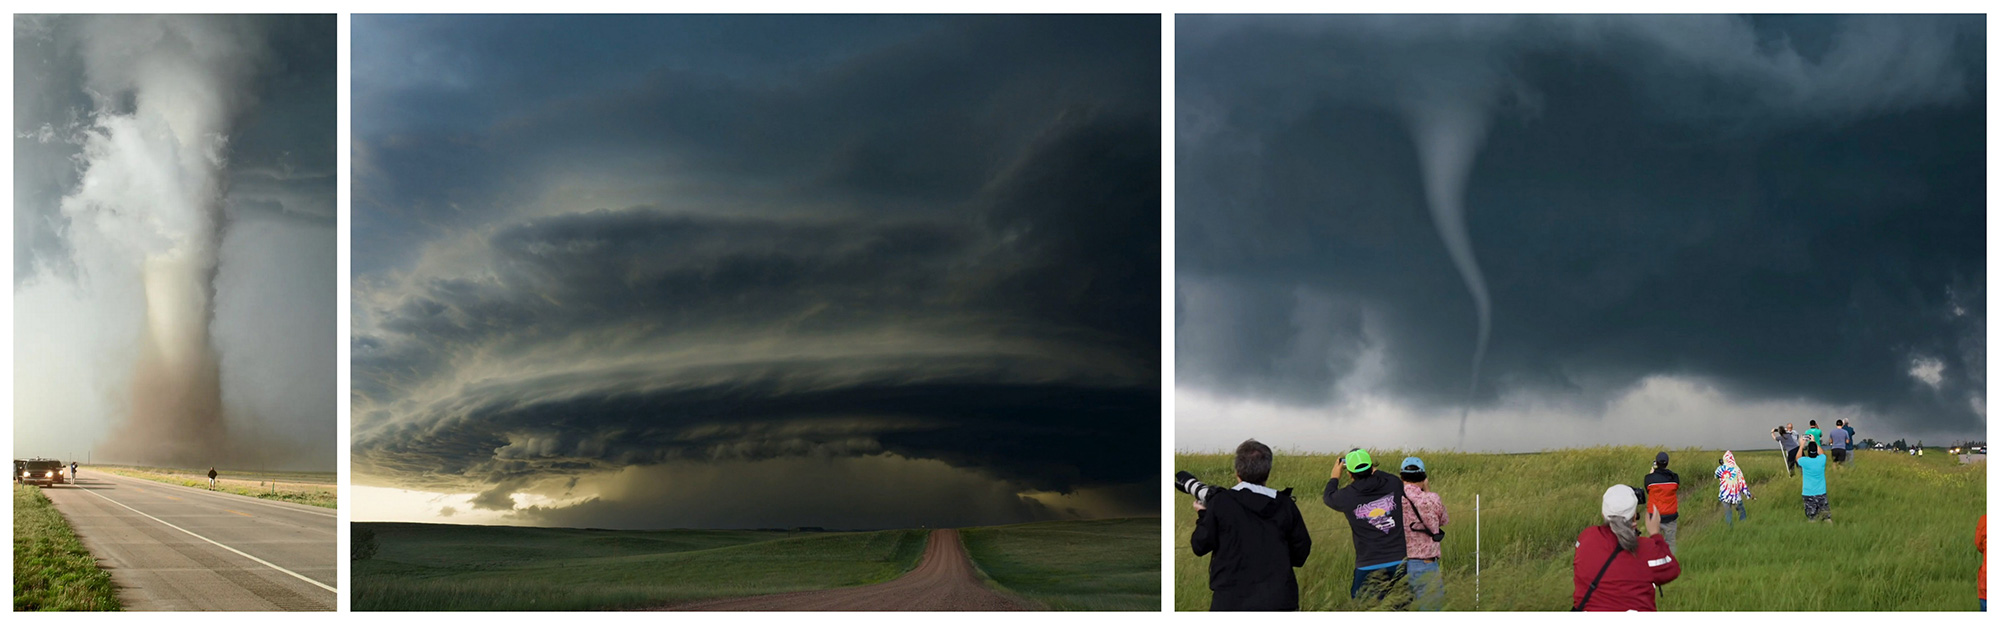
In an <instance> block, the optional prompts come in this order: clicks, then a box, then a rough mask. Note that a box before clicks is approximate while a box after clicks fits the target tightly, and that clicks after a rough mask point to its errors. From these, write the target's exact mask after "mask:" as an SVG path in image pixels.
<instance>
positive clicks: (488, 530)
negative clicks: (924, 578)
mask: <svg viewBox="0 0 2000 625" xmlns="http://www.w3.org/2000/svg"><path fill="white" fill-rule="evenodd" d="M353 532H354V535H355V538H356V542H361V537H362V536H363V535H364V534H363V532H372V533H373V535H374V540H373V542H374V544H375V553H374V554H373V555H372V556H371V557H369V558H368V559H366V560H359V561H353V562H351V564H352V565H353V567H354V568H353V578H352V579H353V586H354V600H353V607H354V609H355V610H611V609H630V608H644V607H652V606H660V605H668V604H675V603H684V602H689V601H697V600H702V599H714V598H721V597H738V596H749V595H763V594H772V593H782V592H793V591H800V590H819V589H824V588H837V587H842V586H859V585H862V584H872V583H876V582H883V581H888V580H891V579H895V578H896V577H897V576H899V575H902V574H903V573H904V572H905V571H908V570H910V569H911V568H913V567H915V566H916V564H917V560H918V558H919V557H921V556H922V555H923V551H924V536H925V533H924V532H923V531H921V530H889V531H880V532H798V533H794V532H783V531H706V530H668V531H614V530H588V529H559V528H533V527H502V526H476V525H430V524H418V523H355V524H353Z"/></svg>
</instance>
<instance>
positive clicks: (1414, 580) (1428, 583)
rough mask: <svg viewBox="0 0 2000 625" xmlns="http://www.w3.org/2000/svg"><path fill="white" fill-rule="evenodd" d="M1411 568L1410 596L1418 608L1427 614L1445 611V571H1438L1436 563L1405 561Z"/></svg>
mask: <svg viewBox="0 0 2000 625" xmlns="http://www.w3.org/2000/svg"><path fill="white" fill-rule="evenodd" d="M1403 563H1404V565H1405V566H1407V567H1409V573H1410V596H1411V598H1412V599H1413V600H1414V601H1415V602H1416V608H1417V609H1418V610H1423V611H1426V612H1435V611H1438V610H1442V609H1444V571H1440V570H1438V565H1437V563H1436V562H1426V561H1424V560H1404V561H1403Z"/></svg>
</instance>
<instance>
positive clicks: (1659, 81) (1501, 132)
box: [1174, 16, 1986, 450]
mask: <svg viewBox="0 0 2000 625" xmlns="http://www.w3.org/2000/svg"><path fill="white" fill-rule="evenodd" d="M1177 37H1178V43H1177V52H1176V54H1177V71H1178V72H1179V78H1178V80H1177V83H1176V89H1177V94H1176V98H1177V107H1178V108H1177V113H1176V115H1177V119H1176V120H1175V123H1176V127H1177V139H1176V142H1177V147H1176V158H1177V161H1178V163H1179V165H1178V170H1177V172H1178V180H1177V181H1176V188H1177V207H1176V219H1177V227H1176V232H1177V238H1178V240H1177V242H1176V250H1175V254H1176V259H1177V263H1176V266H1177V272H1178V275H1177V276H1176V294H1175V300H1174V306H1175V310H1176V325H1177V327H1176V328H1175V332H1176V337H1177V338H1176V359H1175V363H1176V396H1177V398H1178V401H1177V409H1176V410H1177V412H1178V415H1177V419H1178V423H1179V429H1178V438H1177V440H1178V443H1177V445H1178V446H1180V447H1181V448H1184V449H1219V448H1227V446H1229V445H1233V444H1234V443H1235V442H1237V441H1240V440H1241V439H1242V438H1244V437H1247V436H1252V435H1257V436H1262V437H1265V438H1266V441H1267V442H1270V443H1271V444H1273V445H1278V446H1286V445H1296V446H1299V447H1339V446H1352V445H1399V446H1412V447H1419V446H1427V447H1432V448H1439V447H1452V446H1459V445H1463V446H1464V447H1466V448H1469V449H1492V450H1533V449H1542V448H1550V447H1562V446H1570V445H1595V444H1607V443H1636V442H1642V441H1643V442H1646V443H1660V444H1686V445H1750V444H1762V443H1760V441H1763V442H1768V439H1767V438H1765V437H1764V434H1763V433H1764V432H1767V431H1768V430H1769V429H1770V428H1771V427H1772V426H1774V425H1777V424H1779V423H1783V422H1785V421H1787V420H1795V421H1797V422H1798V423H1799V424H1800V426H1801V427H1803V426H1804V424H1805V421H1806V420H1807V419H1813V418H1817V419H1820V420H1821V421H1822V422H1823V423H1830V422H1831V421H1832V419H1835V418H1853V419H1857V420H1858V421H1859V423H1860V425H1859V427H1858V428H1857V429H1858V430H1859V431H1860V435H1861V436H1863V437H1871V436H1872V437H1874V438H1878V439H1882V440H1889V439H1894V438H1899V437H1903V436H1910V437H1912V438H1915V437H1929V438H1931V439H1932V440H1933V442H1943V441H1944V440H1945V439H1949V438H1951V437H1958V436H1963V437H1972V438H1977V437H1979V436H1980V433H1981V432H1983V431H1984V424H1985V401H1986V399H1985V370H1984V362H1985V308H1984V302H1985V298H1986V292H1985V281H1986V275H1985V253H1986V247H1985V238H1984V232H1985V217H1984V206H1985V174H1984V172H1985V158H1984V153H1985V143H1984V136H1985V125H1984V122H1983V116H1984V111H1985V99H1986V91H1985V87H1986V85H1985V82H1984V76H1985V65H1984V59H1985V28H1984V22H1983V20H1982V19H1981V18H1979V17H1977V16H1971V17H1935V16H1901V17H1773V18H1765V17H1757V18H1744V17H1723V16H1609V17H1606V16H1598V17H1577V16H1516V17H1507V16H1473V17H1467V16H1335V17H1311V18H1300V17H1289V16H1288V17H1285V18H1282V19H1278V18H1260V17H1229V16H1189V17H1182V18H1180V19H1179V22H1178V29H1177ZM1468 389H1470V393H1469V394H1468ZM1462 411H1465V412H1469V415H1468V417H1467V425H1465V426H1461V425H1460V421H1459V418H1460V415H1461V414H1462ZM1460 427H1464V428H1466V429H1465V430H1460V429H1459V428H1460Z"/></svg>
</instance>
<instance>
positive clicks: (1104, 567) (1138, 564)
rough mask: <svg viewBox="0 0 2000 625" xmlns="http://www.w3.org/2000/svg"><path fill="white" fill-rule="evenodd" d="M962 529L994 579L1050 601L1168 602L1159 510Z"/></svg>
mask: <svg viewBox="0 0 2000 625" xmlns="http://www.w3.org/2000/svg"><path fill="white" fill-rule="evenodd" d="M959 537H960V538H961V539H963V540H964V541H965V550H966V553H968V554H969V555H971V556H972V562H973V564H974V565H975V566H977V567H979V570H980V571H981V572H982V573H985V574H986V576H987V577H988V578H989V579H991V580H992V581H993V583H995V584H997V585H999V586H1000V587H1001V588H1003V589H1005V590H1008V591H1011V592H1014V593H1016V594H1019V595H1021V596H1023V597H1026V598H1028V599H1029V600H1032V601H1035V602H1037V603H1040V604H1042V605H1044V606H1047V607H1048V608H1050V609H1055V610H1127V611H1131V610H1143V611H1158V610H1159V609H1160V550H1159V547H1160V520H1159V519H1158V518H1135V519H1104V520H1096V521H1051V522H1045V523H1025V524H1020V525H1001V526H995V527H978V528H972V529H966V530H960V531H959Z"/></svg>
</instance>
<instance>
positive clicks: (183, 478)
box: [90, 465, 340, 508]
mask: <svg viewBox="0 0 2000 625" xmlns="http://www.w3.org/2000/svg"><path fill="white" fill-rule="evenodd" d="M90 468H91V469H93V470H97V471H103V472H105V473H111V474H116V475H123V476H125V477H135V478H139V479H142V480H151V481H154V482H160V483H162V484H173V485H176V486H186V487H189V488H199V489H203V490H213V491H216V492H222V493H229V494H232V495H242V496H244V497H256V498H258V499H269V500H272V501H289V502H292V503H300V504H305V505H308V506H318V507H321V508H338V507H339V506H340V486H339V485H338V484H337V483H336V482H334V481H333V474H331V473H298V472H267V473H256V474H253V473H249V472H230V473H224V475H225V476H229V475H247V476H251V477H252V478H253V479H258V480H259V481H260V482H261V483H262V484H263V485H262V486H258V487H252V486H247V485H245V484H244V482H247V481H248V480H245V479H243V478H229V477H226V479H224V480H223V481H222V482H221V484H219V485H217V486H216V487H215V488H209V486H208V472H207V471H200V472H196V471H188V470H183V469H163V468H156V467H127V466H106V465H99V466H93V467H90Z"/></svg>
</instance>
